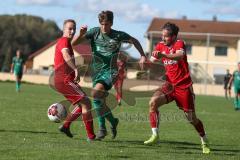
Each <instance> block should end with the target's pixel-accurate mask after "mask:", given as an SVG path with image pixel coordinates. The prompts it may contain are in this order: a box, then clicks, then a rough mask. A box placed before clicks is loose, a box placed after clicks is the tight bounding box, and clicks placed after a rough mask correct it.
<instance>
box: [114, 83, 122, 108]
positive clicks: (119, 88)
mask: <svg viewBox="0 0 240 160" xmlns="http://www.w3.org/2000/svg"><path fill="white" fill-rule="evenodd" d="M122 83H123V81H122V80H120V79H118V80H117V81H116V83H115V84H114V89H115V90H116V100H117V102H118V105H121V99H122Z"/></svg>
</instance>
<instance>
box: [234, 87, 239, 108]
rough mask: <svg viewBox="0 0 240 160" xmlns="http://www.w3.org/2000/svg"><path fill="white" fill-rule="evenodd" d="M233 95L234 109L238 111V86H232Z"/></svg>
mask: <svg viewBox="0 0 240 160" xmlns="http://www.w3.org/2000/svg"><path fill="white" fill-rule="evenodd" d="M234 93H235V97H234V109H235V110H237V109H238V103H239V102H238V101H239V100H238V86H234Z"/></svg>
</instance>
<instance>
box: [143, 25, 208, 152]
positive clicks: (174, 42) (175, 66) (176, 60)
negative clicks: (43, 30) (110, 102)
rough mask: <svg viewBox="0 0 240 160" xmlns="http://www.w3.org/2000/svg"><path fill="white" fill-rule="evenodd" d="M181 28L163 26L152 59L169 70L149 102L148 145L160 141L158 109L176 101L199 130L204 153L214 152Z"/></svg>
mask: <svg viewBox="0 0 240 160" xmlns="http://www.w3.org/2000/svg"><path fill="white" fill-rule="evenodd" d="M178 31H179V28H178V26H176V25H175V24H173V23H169V22H168V23H166V24H165V25H164V26H163V29H162V41H161V42H159V43H158V44H157V45H156V47H155V50H154V51H153V53H152V57H151V59H150V60H151V61H157V60H161V61H162V63H163V64H164V68H165V71H166V73H165V75H166V83H165V84H164V85H163V86H162V87H160V88H159V89H157V90H156V91H155V93H154V94H153V96H152V98H151V100H150V102H149V119H150V125H151V128H152V133H153V134H152V136H151V138H150V139H149V140H147V141H145V142H144V144H146V145H150V144H155V143H157V142H158V140H159V135H158V128H159V111H158V108H159V107H160V106H162V105H164V104H167V103H169V102H172V101H175V102H176V104H177V106H178V107H179V108H180V109H182V110H183V111H184V113H185V115H186V118H187V119H188V121H189V122H190V123H191V124H192V125H193V126H194V127H195V129H196V130H197V132H198V134H199V136H200V139H201V142H202V149H203V153H210V149H209V146H208V141H207V138H206V133H205V131H204V127H203V123H202V122H201V120H200V119H198V118H197V116H196V113H195V104H194V100H195V95H194V92H193V88H192V80H191V77H190V72H189V69H188V62H187V55H186V49H185V44H184V42H183V41H182V40H178V39H177V35H178Z"/></svg>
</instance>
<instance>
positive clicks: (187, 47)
mask: <svg viewBox="0 0 240 160" xmlns="http://www.w3.org/2000/svg"><path fill="white" fill-rule="evenodd" d="M186 52H187V54H188V55H191V54H192V45H191V44H186Z"/></svg>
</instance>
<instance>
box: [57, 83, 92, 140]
mask: <svg viewBox="0 0 240 160" xmlns="http://www.w3.org/2000/svg"><path fill="white" fill-rule="evenodd" d="M54 87H55V88H56V90H57V91H58V92H60V93H61V94H63V95H64V96H65V97H66V99H67V100H68V101H70V102H71V103H72V104H73V105H74V109H73V111H72V112H71V113H69V114H68V115H67V118H66V119H65V121H64V123H63V125H61V126H60V127H59V130H60V131H61V132H63V133H65V134H66V135H67V136H68V137H73V135H72V134H71V132H70V126H71V123H72V122H73V121H75V120H76V119H77V118H78V117H79V116H80V115H81V114H82V108H81V107H82V106H81V105H84V104H85V103H81V101H83V102H85V101H87V100H88V98H87V95H86V94H85V93H84V92H83V91H82V89H81V87H80V86H79V85H78V84H76V83H73V82H71V81H69V82H62V81H61V82H57V83H55V86H54ZM85 99H86V100H85ZM86 103H87V102H86ZM90 108H91V105H90Z"/></svg>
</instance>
